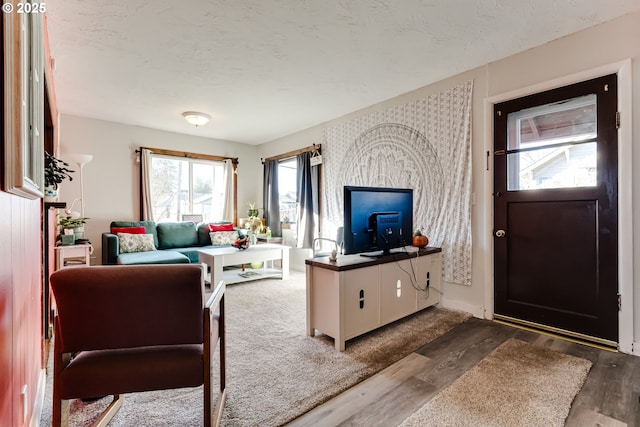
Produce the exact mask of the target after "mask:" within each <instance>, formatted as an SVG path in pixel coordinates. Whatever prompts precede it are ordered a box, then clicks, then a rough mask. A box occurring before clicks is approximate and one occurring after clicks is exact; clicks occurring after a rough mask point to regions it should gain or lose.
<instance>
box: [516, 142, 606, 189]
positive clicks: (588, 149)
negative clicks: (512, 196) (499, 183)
mask: <svg viewBox="0 0 640 427" xmlns="http://www.w3.org/2000/svg"><path fill="white" fill-rule="evenodd" d="M596 148H597V144H596V143H595V142H589V143H585V144H575V145H568V146H567V145H565V146H562V147H556V148H543V149H540V150H534V151H523V152H517V153H511V154H508V158H507V168H508V170H509V174H508V175H509V176H512V175H513V176H516V177H517V179H509V180H508V190H509V191H513V190H535V189H541V188H568V187H591V186H595V185H596V178H597V176H596ZM512 170H513V172H514V173H511V172H512Z"/></svg>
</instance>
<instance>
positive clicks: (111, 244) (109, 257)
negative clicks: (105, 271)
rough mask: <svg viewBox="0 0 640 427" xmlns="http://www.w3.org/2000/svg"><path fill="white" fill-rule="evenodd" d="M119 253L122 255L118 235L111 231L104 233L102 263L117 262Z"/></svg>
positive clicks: (110, 263) (111, 263)
mask: <svg viewBox="0 0 640 427" xmlns="http://www.w3.org/2000/svg"><path fill="white" fill-rule="evenodd" d="M118 255H120V243H119V241H118V236H116V235H115V234H111V233H102V265H113V264H117V263H118Z"/></svg>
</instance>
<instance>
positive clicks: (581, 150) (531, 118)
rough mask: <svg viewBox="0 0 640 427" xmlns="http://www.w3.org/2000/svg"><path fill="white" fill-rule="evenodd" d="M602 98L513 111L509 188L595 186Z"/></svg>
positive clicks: (509, 142) (510, 123)
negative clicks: (599, 110)
mask: <svg viewBox="0 0 640 427" xmlns="http://www.w3.org/2000/svg"><path fill="white" fill-rule="evenodd" d="M596 101H597V100H596V95H595V94H592V95H587V96H581V97H578V98H574V99H569V100H565V101H562V102H555V103H551V104H546V105H542V106H539V107H533V108H528V109H525V110H521V111H517V112H514V113H510V114H509V115H508V118H507V130H508V134H507V156H508V157H507V168H508V174H507V180H508V190H509V191H514V190H535V189H541V188H569V187H590V186H595V185H596V181H597V162H596V161H597V142H596V139H597V134H596V132H597V120H596Z"/></svg>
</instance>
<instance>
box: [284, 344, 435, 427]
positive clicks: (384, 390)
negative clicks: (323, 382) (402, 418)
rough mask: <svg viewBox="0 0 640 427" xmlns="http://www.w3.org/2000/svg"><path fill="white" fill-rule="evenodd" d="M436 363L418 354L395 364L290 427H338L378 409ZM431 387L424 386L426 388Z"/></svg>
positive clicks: (309, 413)
mask: <svg viewBox="0 0 640 427" xmlns="http://www.w3.org/2000/svg"><path fill="white" fill-rule="evenodd" d="M432 364H433V361H431V360H430V359H428V358H426V357H424V356H422V355H420V354H417V353H412V354H410V355H409V356H407V357H405V358H403V359H401V360H400V361H398V362H396V363H394V364H393V365H391V366H389V367H388V368H386V369H384V370H382V371H381V372H379V373H378V374H376V375H374V376H372V377H370V378H368V379H366V380H365V381H363V382H361V383H360V384H357V385H355V386H354V387H352V388H350V389H349V390H347V391H345V392H343V393H341V394H340V395H338V396H336V397H335V398H333V399H331V400H329V401H328V402H326V403H324V404H323V405H321V406H319V407H317V408H315V409H313V410H311V411H309V412H308V413H306V414H304V415H303V416H301V417H299V418H297V419H296V420H294V421H292V422H291V423H289V424H288V425H289V426H295V427H302V426H320V425H331V426H336V425H340V424H341V423H343V422H345V420H347V419H349V418H350V417H352V416H353V415H354V414H355V413H358V412H360V411H362V410H363V409H365V408H367V407H376V406H378V402H379V401H380V400H381V399H383V397H384V396H385V395H386V394H389V393H391V392H392V391H393V390H394V389H395V388H397V387H399V386H402V385H403V384H404V383H405V382H407V381H408V380H409V379H410V378H412V377H413V376H415V375H416V374H418V373H420V372H423V371H424V370H425V369H428V366H429V365H432ZM428 387H431V386H429V385H426V384H425V385H423V388H428Z"/></svg>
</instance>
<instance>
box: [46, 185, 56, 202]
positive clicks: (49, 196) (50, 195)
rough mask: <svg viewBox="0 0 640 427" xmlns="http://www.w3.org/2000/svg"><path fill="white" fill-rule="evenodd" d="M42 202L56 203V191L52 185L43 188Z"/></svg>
mask: <svg viewBox="0 0 640 427" xmlns="http://www.w3.org/2000/svg"><path fill="white" fill-rule="evenodd" d="M44 201H45V202H56V201H58V189H57V188H54V187H53V186H52V185H48V186H46V187H45V188H44Z"/></svg>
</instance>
